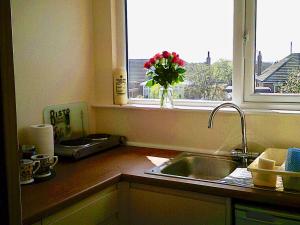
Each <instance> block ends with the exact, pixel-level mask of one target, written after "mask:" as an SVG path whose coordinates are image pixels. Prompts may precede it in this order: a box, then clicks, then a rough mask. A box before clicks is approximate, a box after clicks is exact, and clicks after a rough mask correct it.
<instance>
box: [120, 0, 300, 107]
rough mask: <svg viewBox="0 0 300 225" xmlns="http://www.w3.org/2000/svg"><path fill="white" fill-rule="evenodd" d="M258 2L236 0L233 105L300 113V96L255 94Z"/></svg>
mask: <svg viewBox="0 0 300 225" xmlns="http://www.w3.org/2000/svg"><path fill="white" fill-rule="evenodd" d="M124 1H125V9H124V10H125V15H126V16H125V18H124V19H125V26H126V29H125V32H126V63H127V76H129V72H128V65H129V63H128V61H129V59H128V35H127V34H128V29H127V26H128V25H127V0H124ZM256 1H257V0H234V10H233V13H234V15H233V40H232V41H233V59H232V63H233V74H232V90H233V91H232V100H231V102H233V103H235V104H237V105H239V106H240V107H242V108H249V109H288V110H297V109H300V105H299V102H300V94H299V95H298V94H266V93H254V77H253V76H254V64H255V51H256V46H255V37H256V27H255V26H256ZM128 103H129V104H145V105H157V104H159V100H158V99H140V98H129V99H128ZM221 103H223V101H208V100H207V101H206V100H189V99H174V104H175V105H178V106H199V107H202V106H203V107H214V106H217V105H219V104H221Z"/></svg>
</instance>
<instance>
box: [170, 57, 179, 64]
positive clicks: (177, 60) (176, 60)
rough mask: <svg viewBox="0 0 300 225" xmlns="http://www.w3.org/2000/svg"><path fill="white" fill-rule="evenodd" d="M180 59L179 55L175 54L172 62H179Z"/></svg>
mask: <svg viewBox="0 0 300 225" xmlns="http://www.w3.org/2000/svg"><path fill="white" fill-rule="evenodd" d="M179 61H180V59H179V58H178V57H177V56H174V57H173V59H172V63H178V64H179Z"/></svg>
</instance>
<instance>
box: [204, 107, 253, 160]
mask: <svg viewBox="0 0 300 225" xmlns="http://www.w3.org/2000/svg"><path fill="white" fill-rule="evenodd" d="M224 107H231V108H234V109H236V111H237V112H238V113H239V115H240V118H241V128H242V150H243V153H244V154H245V155H246V154H247V151H248V147H247V136H246V120H245V114H244V112H243V110H242V109H241V108H240V107H239V106H237V105H236V104H233V103H231V102H225V103H223V104H221V105H219V106H217V107H216V108H214V110H213V111H212V112H211V113H210V115H209V119H208V128H212V127H213V120H214V117H215V115H216V113H217V112H218V111H219V109H221V108H224Z"/></svg>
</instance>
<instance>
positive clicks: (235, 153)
mask: <svg viewBox="0 0 300 225" xmlns="http://www.w3.org/2000/svg"><path fill="white" fill-rule="evenodd" d="M230 155H231V157H233V158H234V159H236V160H240V159H243V158H246V159H252V160H254V159H256V158H257V157H258V156H259V155H260V153H258V152H247V153H244V152H243V150H242V149H234V150H232V151H231V153H230Z"/></svg>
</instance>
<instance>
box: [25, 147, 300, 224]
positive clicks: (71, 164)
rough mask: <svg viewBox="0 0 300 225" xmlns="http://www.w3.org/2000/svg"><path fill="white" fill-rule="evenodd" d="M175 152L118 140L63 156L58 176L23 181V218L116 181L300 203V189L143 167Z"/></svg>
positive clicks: (31, 217)
mask: <svg viewBox="0 0 300 225" xmlns="http://www.w3.org/2000/svg"><path fill="white" fill-rule="evenodd" d="M179 153H180V152H178V151H171V150H162V149H152V148H142V147H131V146H121V147H118V148H115V149H111V150H109V151H105V152H102V153H100V154H97V155H93V156H91V157H88V158H85V159H82V160H79V161H62V160H61V161H60V162H59V163H58V165H57V166H56V176H55V177H54V178H53V179H51V180H48V181H44V182H41V183H36V184H30V185H24V186H22V189H21V192H22V218H23V224H24V225H29V224H32V223H34V222H37V221H38V220H40V219H41V218H42V217H45V216H48V215H50V214H52V213H54V212H57V211H59V210H61V209H62V208H64V207H66V206H68V205H71V204H73V203H75V202H76V201H78V200H80V199H83V198H85V197H87V196H89V195H91V194H93V193H96V192H98V191H101V190H102V189H104V188H106V187H108V186H111V185H113V184H116V183H118V182H119V181H127V182H135V183H143V184H149V185H157V186H161V187H169V188H173V189H174V188H176V189H180V190H186V191H194V192H201V193H206V194H212V195H218V196H225V197H230V198H233V199H236V200H246V201H252V202H253V201H255V202H260V203H266V204H272V205H276V206H281V207H292V208H295V209H296V208H299V206H300V193H299V194H297V193H287V192H275V191H272V190H263V189H256V188H247V187H238V186H232V185H224V184H217V183H212V182H205V181H193V180H186V179H180V178H171V177H165V176H157V175H151V174H145V173H144V172H145V170H148V169H150V168H152V167H154V166H157V165H159V164H161V160H160V158H173V157H174V156H176V155H177V154H179ZM156 157H157V158H156ZM155 164H157V165H155Z"/></svg>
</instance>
